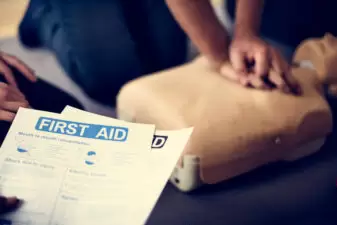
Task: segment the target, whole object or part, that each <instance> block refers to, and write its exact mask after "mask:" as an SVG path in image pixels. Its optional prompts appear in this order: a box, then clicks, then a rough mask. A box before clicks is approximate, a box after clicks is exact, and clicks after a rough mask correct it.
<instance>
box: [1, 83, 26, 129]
mask: <svg viewBox="0 0 337 225" xmlns="http://www.w3.org/2000/svg"><path fill="white" fill-rule="evenodd" d="M20 107H24V108H29V107H30V106H29V103H28V101H27V100H26V98H25V96H24V95H23V94H22V93H21V92H20V90H19V89H18V88H17V87H14V86H12V85H8V84H6V83H3V82H0V121H7V122H12V121H13V119H14V117H15V113H16V112H17V111H18V109H19V108H20Z"/></svg>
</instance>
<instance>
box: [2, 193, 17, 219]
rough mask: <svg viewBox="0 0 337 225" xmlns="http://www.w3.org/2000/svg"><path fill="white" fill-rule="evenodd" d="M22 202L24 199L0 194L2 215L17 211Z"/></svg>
mask: <svg viewBox="0 0 337 225" xmlns="http://www.w3.org/2000/svg"><path fill="white" fill-rule="evenodd" d="M21 204H22V201H21V200H20V199H18V198H16V197H3V196H0V215H2V214H4V213H8V212H12V211H15V210H16V209H18V208H19V207H20V206H21Z"/></svg>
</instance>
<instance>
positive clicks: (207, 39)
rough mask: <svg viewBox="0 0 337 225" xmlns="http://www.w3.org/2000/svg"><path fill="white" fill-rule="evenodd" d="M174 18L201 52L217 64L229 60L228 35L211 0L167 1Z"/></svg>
mask: <svg viewBox="0 0 337 225" xmlns="http://www.w3.org/2000/svg"><path fill="white" fill-rule="evenodd" d="M166 2H167V4H168V6H169V8H170V10H171V12H172V13H173V15H174V17H175V18H176V20H177V21H178V23H179V24H180V25H181V27H182V29H183V30H184V31H185V32H186V33H187V35H188V36H189V37H190V39H191V40H192V42H193V43H194V44H195V45H196V46H197V48H198V49H199V51H200V52H201V53H202V54H203V55H205V56H206V57H207V58H209V59H210V60H211V61H212V62H213V63H215V64H221V63H222V62H223V61H224V60H226V59H227V57H228V56H227V48H228V45H229V43H228V42H229V38H228V33H227V31H226V30H225V28H224V27H223V26H222V24H221V23H220V21H219V20H218V18H217V17H216V14H215V12H214V10H213V8H212V5H211V3H210V2H209V0H166Z"/></svg>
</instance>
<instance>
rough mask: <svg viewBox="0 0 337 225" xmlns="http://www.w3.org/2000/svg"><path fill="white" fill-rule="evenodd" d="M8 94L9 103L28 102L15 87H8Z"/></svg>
mask: <svg viewBox="0 0 337 225" xmlns="http://www.w3.org/2000/svg"><path fill="white" fill-rule="evenodd" d="M7 90H8V94H7V99H6V100H8V101H23V100H26V97H25V96H24V95H23V94H22V93H21V91H20V90H19V89H18V88H16V87H13V86H8V88H7Z"/></svg>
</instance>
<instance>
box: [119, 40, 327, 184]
mask: <svg viewBox="0 0 337 225" xmlns="http://www.w3.org/2000/svg"><path fill="white" fill-rule="evenodd" d="M320 41H321V40H320ZM310 49H311V48H309V50H308V47H305V46H304V49H302V50H301V49H300V51H298V54H297V55H296V56H295V58H296V57H297V59H298V60H305V59H308V60H315V59H313V58H312V57H310V56H309V58H308V57H307V56H306V55H307V54H309V55H310V54H312V53H308V52H310ZM306 52H307V53H306ZM313 64H314V66H318V67H319V65H317V63H316V61H314V62H313ZM228 72H233V70H232V68H231V66H230V65H229V64H228ZM292 73H293V75H294V77H295V78H296V79H297V80H298V82H299V83H300V86H301V89H302V94H301V95H300V96H296V95H292V94H285V93H283V92H281V91H279V90H268V91H266V90H257V89H252V88H246V87H243V86H241V85H239V84H236V83H233V82H231V81H229V80H226V79H225V78H224V77H221V76H220V75H219V74H218V73H216V72H214V71H212V70H210V69H209V68H208V67H207V66H206V65H205V60H204V59H203V58H198V59H196V60H194V61H193V62H191V63H189V64H186V65H183V66H181V67H178V68H174V69H171V70H167V71H163V72H160V73H158V74H154V75H149V76H145V77H142V78H140V79H137V80H135V81H132V82H130V83H129V84H127V85H126V86H125V87H124V88H123V89H122V90H121V92H120V95H119V97H118V113H119V114H124V115H127V116H128V117H130V119H129V120H131V121H134V122H141V123H154V124H156V126H157V129H179V128H185V127H190V126H193V127H194V132H193V134H192V136H191V138H190V141H189V143H188V144H187V146H186V148H185V150H184V155H196V156H198V158H199V160H200V167H201V168H200V176H201V179H202V180H203V182H205V183H216V182H219V181H223V180H226V179H229V178H231V177H234V176H236V175H240V174H242V173H245V172H248V171H250V170H252V169H254V168H257V167H259V166H261V165H264V164H267V163H270V162H275V161H280V160H295V159H297V158H301V157H304V156H306V155H309V154H311V153H313V152H312V150H309V151H308V150H307V149H305V148H304V149H303V148H302V149H301V148H300V147H301V146H303V145H305V144H307V143H308V142H310V141H313V140H318V139H320V138H323V139H324V138H325V137H326V136H327V135H328V134H329V133H330V132H331V130H332V115H331V111H330V108H329V105H328V103H327V101H326V100H325V97H324V94H323V88H322V87H323V85H322V84H323V82H324V81H325V80H324V79H325V78H322V77H320V76H319V75H318V73H317V70H314V69H310V68H301V67H298V68H293V69H292ZM316 150H319V149H316ZM180 166H183V165H180Z"/></svg>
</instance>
